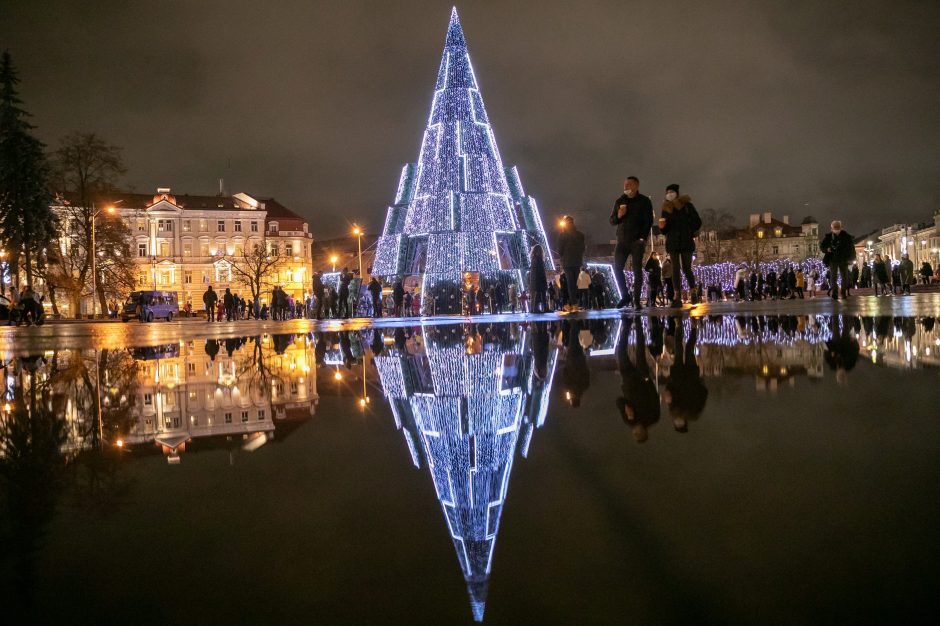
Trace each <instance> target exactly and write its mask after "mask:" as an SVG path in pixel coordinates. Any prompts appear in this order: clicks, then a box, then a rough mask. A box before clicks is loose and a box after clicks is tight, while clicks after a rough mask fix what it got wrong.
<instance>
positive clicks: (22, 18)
mask: <svg viewBox="0 0 940 626" xmlns="http://www.w3.org/2000/svg"><path fill="white" fill-rule="evenodd" d="M449 9H450V3H447V2H432V1H426V2H410V3H386V2H362V1H359V2H356V1H345V2H315V3H311V2H306V1H305V2H300V1H295V2H278V3H259V2H243V1H241V0H227V1H225V2H222V1H215V0H203V1H200V2H184V1H182V0H179V1H165V2H138V1H136V0H132V1H116V0H101V1H97V2H89V3H81V2H64V1H62V2H54V1H49V2H32V1H29V0H12V1H11V0H2V1H0V16H2V19H0V47H5V48H9V49H10V50H11V51H12V53H13V54H14V58H15V61H16V63H17V65H18V66H19V69H20V71H21V76H22V79H23V83H22V94H23V97H24V99H25V101H26V105H27V107H28V109H29V110H31V111H32V112H33V113H34V116H35V120H34V121H35V123H36V124H37V125H38V126H39V128H40V133H41V135H42V137H43V138H44V139H45V140H46V141H47V142H48V143H50V145H55V143H56V141H57V139H58V137H60V136H62V135H64V134H65V133H67V132H69V131H73V130H81V131H95V132H98V133H100V134H102V135H104V136H106V137H107V138H108V139H109V140H111V141H112V142H114V143H117V144H119V145H122V146H124V148H125V155H126V160H127V164H128V166H129V169H130V171H129V173H128V175H127V178H126V181H125V182H126V184H127V185H128V186H130V187H134V188H136V189H137V190H149V189H151V188H155V187H157V186H158V185H171V186H173V187H174V188H175V189H178V190H180V191H186V192H189V193H199V192H207V191H211V190H213V189H215V188H216V186H217V184H218V183H217V180H218V178H219V177H224V178H225V179H226V181H227V183H226V186H227V187H228V188H229V190H230V191H239V190H245V191H249V192H253V193H256V194H259V195H273V196H276V197H278V198H279V199H281V200H282V201H283V202H285V203H286V204H288V205H289V206H291V207H294V208H295V209H297V210H298V211H300V212H302V213H304V214H305V215H306V216H307V217H308V218H310V220H311V222H312V225H313V230H314V232H315V233H316V234H318V235H320V236H332V235H335V234H337V233H339V232H342V230H343V229H344V228H345V224H346V221H347V220H361V221H365V222H367V223H369V224H370V225H371V227H372V228H373V229H378V228H379V227H380V226H381V223H382V220H383V218H384V208H385V205H386V204H387V203H388V202H389V201H390V200H391V198H392V195H393V193H394V189H395V186H396V183H397V176H398V172H399V170H400V166H401V164H402V163H404V162H407V161H411V160H414V159H415V158H416V155H417V150H418V145H419V142H420V138H421V133H422V131H423V128H424V124H425V122H426V118H427V110H428V106H429V103H430V97H431V90H432V86H433V82H434V78H435V74H436V72H437V67H438V63H439V60H440V53H441V48H442V45H443V38H444V32H445V29H446V25H447V20H448V17H449ZM458 9H459V10H460V12H461V18H462V22H463V25H464V29H465V31H466V34H467V39H468V44H469V47H470V52H471V55H472V57H473V60H474V64H475V68H476V73H477V76H478V79H479V81H480V83H481V87H482V90H483V94H484V97H485V100H486V103H487V107H488V109H489V113H490V117H491V119H492V121H493V124H494V129H495V132H496V136H497V140H498V142H499V146H500V149H501V152H502V155H503V159H504V161H505V162H506V163H507V164H513V163H514V164H518V165H519V166H520V170H521V173H522V176H523V182H524V183H525V185H526V187H527V190H528V191H529V193H531V194H533V195H535V196H536V198H537V199H538V200H539V202H540V205H541V206H542V208H543V211H544V212H546V213H548V214H553V213H556V212H560V211H562V210H564V211H571V212H573V213H575V214H576V215H579V214H580V215H582V216H583V217H584V218H586V217H587V216H588V215H589V214H596V215H597V216H598V217H597V219H594V220H586V219H582V220H580V221H581V223H582V224H584V223H590V222H593V223H594V224H595V226H594V227H593V232H592V234H593V235H594V236H595V237H597V238H604V237H607V236H608V234H609V233H608V229H607V228H606V226H605V225H604V214H605V213H606V211H607V209H608V205H609V204H610V202H611V200H612V199H613V197H615V195H616V194H617V192H618V190H619V189H620V186H621V181H622V179H623V178H624V177H625V176H626V175H628V174H636V175H638V176H640V178H641V179H642V180H643V186H644V189H645V190H646V191H647V192H650V193H653V194H654V195H659V194H660V193H661V191H660V190H661V189H662V187H664V186H665V185H666V184H668V183H670V182H680V183H682V185H683V190H688V191H689V192H691V193H692V194H693V196H694V197H695V198H696V199H697V201H698V203H699V204H700V205H701V206H703V207H708V206H711V207H716V208H723V209H726V210H728V211H730V212H732V213H735V214H737V215H739V216H740V217H741V219H742V221H743V219H744V216H745V215H746V214H747V213H750V212H756V211H765V210H770V211H774V212H775V213H777V214H789V215H790V216H791V217H792V218H793V219H800V218H801V217H802V214H803V213H805V212H811V213H813V214H814V215H816V216H817V217H818V218H820V219H823V220H825V219H828V218H831V217H833V216H836V215H838V216H840V217H842V218H844V219H845V220H846V222H847V224H849V225H853V226H851V227H850V229H851V230H855V231H859V232H861V231H863V230H866V229H868V228H873V227H875V226H878V225H881V224H887V223H891V222H894V221H901V220H904V221H914V220H921V219H925V218H928V217H929V216H930V215H931V214H932V213H933V211H934V210H935V209H937V208H938V207H940V159H938V158H937V157H938V151H937V145H936V138H937V136H938V134H940V73H938V72H937V69H936V59H937V58H938V57H940V39H938V38H937V37H936V32H937V31H938V28H940V5H937V4H936V3H929V2H920V1H911V2H895V3H891V4H890V6H889V5H885V4H884V3H876V2H825V3H820V2H809V1H806V2H799V1H798V2H790V3H779V2H709V3H702V2H693V1H691V0H684V1H674V2H660V3H639V2H623V1H614V0H611V1H602V0H595V1H593V2H577V3H571V2H563V3H562V2H544V1H543V2H468V3H465V4H463V5H460V6H459V7H458Z"/></svg>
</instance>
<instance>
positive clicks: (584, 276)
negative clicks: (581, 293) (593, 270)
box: [578, 270, 591, 289]
mask: <svg viewBox="0 0 940 626" xmlns="http://www.w3.org/2000/svg"><path fill="white" fill-rule="evenodd" d="M590 286H591V275H590V274H588V273H587V272H585V271H584V270H581V273H580V274H578V289H587V288H588V287H590Z"/></svg>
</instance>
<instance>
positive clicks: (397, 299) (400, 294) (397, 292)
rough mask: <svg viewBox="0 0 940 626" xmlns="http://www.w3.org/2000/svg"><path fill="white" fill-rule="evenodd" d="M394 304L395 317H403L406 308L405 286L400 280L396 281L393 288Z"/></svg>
mask: <svg viewBox="0 0 940 626" xmlns="http://www.w3.org/2000/svg"><path fill="white" fill-rule="evenodd" d="M392 303H393V304H394V306H395V317H401V316H402V315H403V309H404V306H405V285H404V284H402V282H401V281H400V280H396V281H395V286H394V287H392Z"/></svg>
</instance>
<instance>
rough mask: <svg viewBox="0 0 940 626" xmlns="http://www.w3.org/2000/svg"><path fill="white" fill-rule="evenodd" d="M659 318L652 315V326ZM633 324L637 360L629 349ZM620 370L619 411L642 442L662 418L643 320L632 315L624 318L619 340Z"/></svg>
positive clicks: (618, 358) (618, 361) (618, 359)
mask: <svg viewBox="0 0 940 626" xmlns="http://www.w3.org/2000/svg"><path fill="white" fill-rule="evenodd" d="M653 320H656V321H655V322H654V321H653ZM658 321H659V318H657V317H653V318H650V326H652V327H655V325H656V322H658ZM631 326H633V329H634V331H635V334H636V335H635V336H636V340H635V341H634V344H633V345H634V347H635V350H636V355H635V357H634V360H631V359H630V352H629V349H630V345H629V344H630V341H629V336H630V327H631ZM660 329H661V327H660ZM660 334H662V331H661V330H660ZM634 361H635V363H634ZM617 369H618V370H620V389H621V393H622V395H621V396H620V397H619V398H617V400H616V405H617V411H618V413H620V418H621V419H622V420H623V421H624V422H625V423H626V424H627V425H628V426H629V427H630V430H631V431H632V433H633V438H634V439H635V440H636V442H637V443H643V442H645V441H646V440H647V439H648V438H649V429H650V427H651V426H653V425H654V424H655V423H656V422H658V421H659V414H660V408H659V407H660V403H659V394H658V393H657V391H656V383H655V382H654V376H653V374H652V373H651V372H650V366H649V362H648V361H647V360H646V333H645V331H644V328H643V323H642V320H636V321H635V322H634V320H633V318H630V317H628V318H625V319H624V320H623V325H622V326H621V327H620V340H619V341H618V342H617Z"/></svg>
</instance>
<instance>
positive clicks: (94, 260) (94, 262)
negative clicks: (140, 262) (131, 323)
mask: <svg viewBox="0 0 940 626" xmlns="http://www.w3.org/2000/svg"><path fill="white" fill-rule="evenodd" d="M118 202H122V200H118ZM104 211H105V212H106V213H108V215H113V214H114V211H115V209H114V207H113V206H109V207H106V208H105V209H104ZM100 214H101V211H100V210H96V209H95V203H94V202H92V203H91V319H95V318H96V317H97V316H98V246H97V244H96V243H95V229H96V227H95V224H96V223H97V221H98V215H100Z"/></svg>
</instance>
